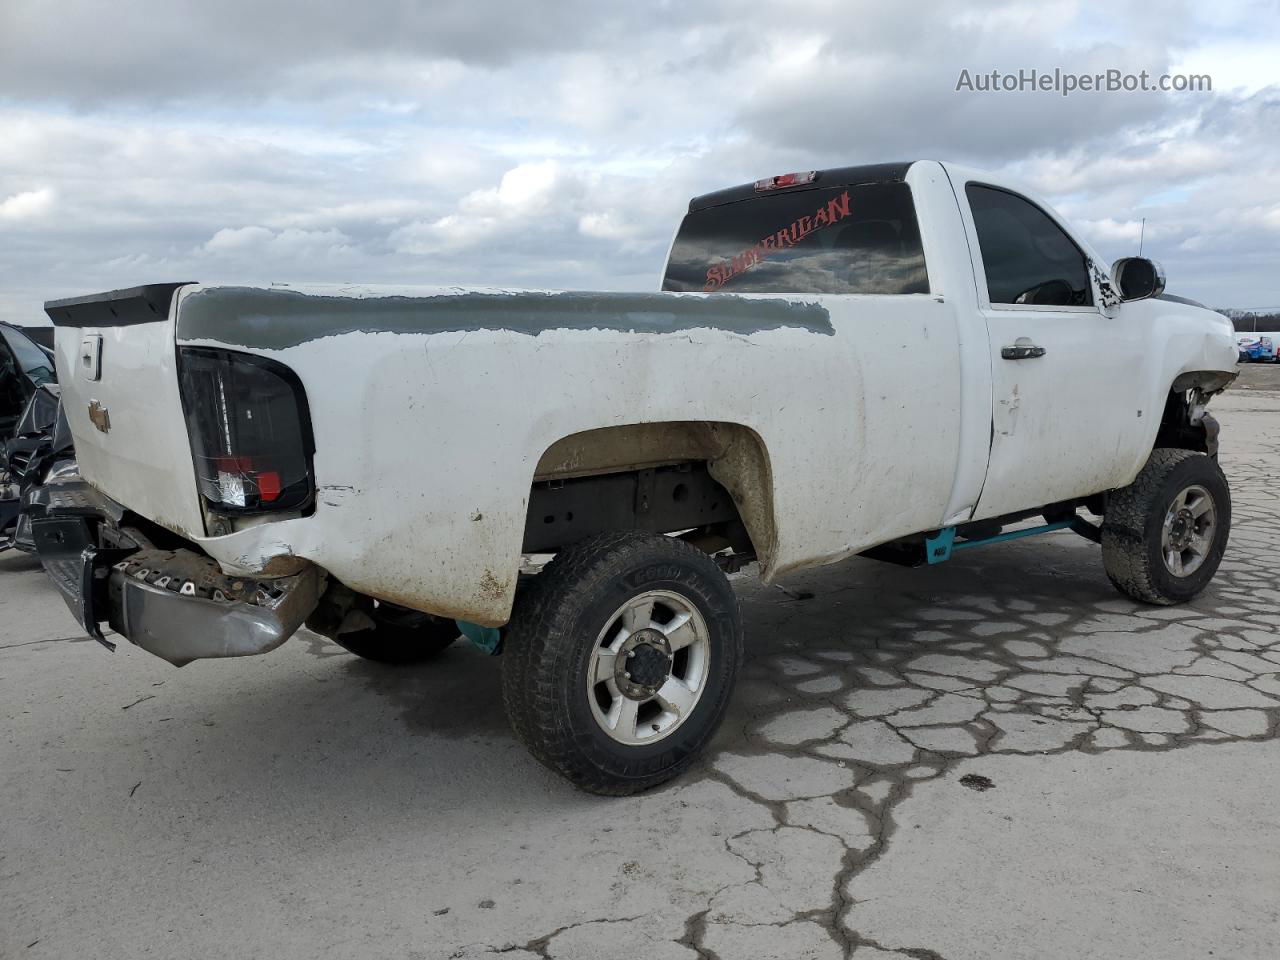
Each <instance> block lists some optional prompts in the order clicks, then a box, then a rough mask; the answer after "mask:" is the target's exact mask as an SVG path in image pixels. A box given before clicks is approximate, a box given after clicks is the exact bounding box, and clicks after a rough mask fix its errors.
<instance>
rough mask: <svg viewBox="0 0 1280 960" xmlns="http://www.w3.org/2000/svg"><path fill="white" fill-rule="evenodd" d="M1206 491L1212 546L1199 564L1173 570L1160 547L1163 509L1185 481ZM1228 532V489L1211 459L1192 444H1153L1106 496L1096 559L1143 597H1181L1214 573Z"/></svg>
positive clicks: (1124, 589) (1128, 591) (1122, 587)
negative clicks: (1124, 482)
mask: <svg viewBox="0 0 1280 960" xmlns="http://www.w3.org/2000/svg"><path fill="white" fill-rule="evenodd" d="M1193 484H1194V485H1199V486H1201V487H1203V488H1204V489H1205V490H1207V491H1208V493H1209V495H1210V497H1212V499H1213V501H1214V503H1213V506H1214V508H1215V509H1216V511H1217V525H1216V530H1215V531H1214V537H1213V542H1212V546H1211V548H1210V550H1209V552H1208V554H1207V555H1206V556H1205V559H1204V561H1203V562H1202V563H1201V565H1200V566H1199V567H1198V568H1197V569H1196V570H1194V571H1193V572H1192V573H1190V574H1188V575H1187V576H1182V577H1179V576H1175V575H1174V574H1173V573H1172V572H1170V570H1169V569H1168V568H1167V566H1166V565H1165V562H1164V557H1163V554H1162V552H1161V532H1162V527H1163V524H1164V519H1165V514H1166V513H1167V512H1168V510H1169V506H1170V504H1172V503H1173V500H1174V498H1175V497H1177V495H1178V494H1179V493H1180V492H1181V491H1183V490H1185V489H1187V487H1189V486H1191V485H1193ZM1230 532H1231V491H1230V489H1229V487H1228V486H1227V478H1226V477H1225V476H1224V475H1223V473H1222V469H1221V468H1220V467H1219V466H1218V462H1217V460H1215V459H1213V458H1212V457H1209V456H1206V455H1205V454H1203V453H1197V452H1195V451H1193V450H1178V449H1173V448H1170V447H1158V448H1156V449H1155V450H1154V451H1152V454H1151V458H1150V459H1149V460H1147V463H1146V466H1144V467H1143V468H1142V472H1141V473H1139V474H1138V476H1137V478H1136V479H1135V480H1134V481H1133V483H1131V484H1130V485H1129V486H1127V487H1124V488H1123V489H1121V490H1117V491H1115V492H1114V493H1112V494H1111V495H1110V496H1108V498H1107V508H1106V516H1105V517H1104V519H1103V523H1102V563H1103V566H1104V567H1105V568H1106V571H1107V576H1108V577H1109V578H1110V579H1111V582H1112V584H1114V585H1115V588H1116V589H1117V590H1119V591H1120V592H1121V593H1123V594H1125V595H1126V596H1129V597H1132V598H1133V599H1134V600H1140V601H1142V602H1143V603H1151V604H1158V605H1161V606H1170V605H1172V604H1176V603H1186V602H1187V601H1188V600H1191V599H1192V598H1193V597H1195V596H1196V595H1197V594H1198V593H1200V591H1202V590H1203V589H1204V588H1205V587H1206V586H1207V585H1208V584H1209V581H1210V580H1212V579H1213V575H1214V574H1215V573H1217V570H1218V565H1219V564H1220V563H1221V562H1222V554H1223V552H1224V551H1225V550H1226V547H1227V539H1228V537H1229V535H1230Z"/></svg>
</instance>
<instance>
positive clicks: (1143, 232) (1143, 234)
mask: <svg viewBox="0 0 1280 960" xmlns="http://www.w3.org/2000/svg"><path fill="white" fill-rule="evenodd" d="M1146 238H1147V218H1146V217H1143V218H1142V227H1141V231H1140V232H1139V233H1138V256H1142V241H1144V240H1145V239H1146Z"/></svg>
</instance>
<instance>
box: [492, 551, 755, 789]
mask: <svg viewBox="0 0 1280 960" xmlns="http://www.w3.org/2000/svg"><path fill="white" fill-rule="evenodd" d="M649 590H667V591H671V592H674V593H677V594H679V595H680V596H681V597H682V598H685V599H687V600H688V601H689V602H691V603H692V604H693V605H695V606H696V608H697V610H698V612H699V613H700V614H701V615H702V617H703V619H704V620H705V623H706V626H707V628H708V632H709V635H710V650H711V662H710V667H709V669H708V672H707V679H706V686H705V687H704V688H703V691H702V694H701V696H700V698H699V700H698V702H697V704H696V705H695V706H694V707H693V709H692V712H691V713H690V714H689V715H688V717H687V718H686V719H685V720H684V721H683V722H682V723H681V724H680V725H679V726H678V727H677V728H676V729H674V730H673V731H672V732H671V733H670V734H669V735H666V736H664V737H663V738H662V739H660V740H658V741H657V742H656V743H653V744H636V745H628V744H622V743H619V742H616V741H615V740H613V739H610V737H609V736H608V735H607V734H606V733H605V732H604V731H603V730H602V729H601V728H600V726H599V724H598V723H597V721H596V719H595V718H594V717H593V715H592V711H591V706H590V703H589V701H588V689H587V685H586V678H587V668H588V664H589V661H590V655H591V651H592V649H593V648H594V646H595V644H596V642H597V638H598V636H599V634H600V632H601V631H602V630H603V629H604V628H605V627H606V626H607V624H608V621H609V619H610V616H611V615H612V614H613V612H614V611H615V610H617V609H618V607H619V606H620V605H622V604H625V603H626V602H627V600H628V599H630V598H632V597H635V596H638V595H639V594H641V593H644V592H646V591H649ZM741 660H742V621H741V614H740V612H739V609H738V599H737V597H736V596H735V594H734V592H733V588H732V587H731V586H730V584H729V581H728V579H727V578H726V577H725V575H724V573H723V572H722V571H721V570H720V568H719V567H718V566H716V564H715V561H713V560H712V559H711V558H710V557H709V556H708V555H707V554H705V553H703V552H702V551H701V550H698V549H697V548H695V547H692V546H690V545H689V544H687V543H684V542H683V541H681V540H676V539H674V538H671V537H664V536H655V535H652V534H646V533H638V532H623V533H605V534H600V535H598V536H595V537H591V538H589V539H587V540H583V541H582V542H580V543H577V544H574V545H572V546H570V547H566V548H565V549H563V550H561V551H560V552H559V553H558V554H556V556H555V558H554V559H553V560H552V561H551V562H550V563H548V564H547V566H546V567H545V568H544V569H543V571H542V573H541V574H539V575H538V576H537V577H535V578H534V579H533V581H532V582H531V583H529V584H528V585H527V586H526V587H525V588H524V590H523V591H522V592H521V593H520V594H519V595H518V596H517V598H516V603H515V609H514V611H513V613H512V618H511V622H510V623H509V624H508V626H507V635H506V640H505V643H504V653H503V664H502V693H503V701H504V703H505V705H506V710H507V717H508V718H509V720H510V722H511V726H512V729H513V730H514V731H515V734H516V736H517V737H518V738H519V739H520V741H521V742H522V743H523V744H524V745H525V746H526V747H527V748H528V749H529V752H530V753H532V754H533V756H534V757H536V758H537V759H538V760H539V761H540V762H541V763H542V764H544V765H545V766H547V767H548V768H550V769H551V770H554V771H555V772H556V773H559V774H561V775H562V776H564V777H565V778H567V779H568V780H570V781H571V782H572V783H574V784H575V785H576V786H578V787H580V788H581V789H583V790H586V791H588V792H590V793H596V794H602V795H606V796H625V795H628V794H633V793H638V792H640V791H641V790H646V789H648V788H649V787H653V786H655V785H657V784H659V783H662V782H664V781H666V780H669V779H671V778H672V777H675V776H676V775H678V774H679V773H680V772H681V771H683V770H684V769H685V768H686V767H688V766H689V765H690V764H691V763H692V762H693V760H694V759H695V757H696V756H697V754H698V752H699V751H700V750H701V749H702V748H703V747H704V746H705V745H706V744H707V742H708V741H709V740H710V739H711V737H712V736H713V735H714V734H715V732H716V729H717V728H718V727H719V725H720V722H721V721H722V720H723V719H724V714H725V710H726V708H727V707H728V704H729V696H730V693H731V691H732V689H733V684H734V680H735V679H736V677H737V672H738V665H739V663H740V662H741Z"/></svg>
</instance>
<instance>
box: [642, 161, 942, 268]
mask: <svg viewBox="0 0 1280 960" xmlns="http://www.w3.org/2000/svg"><path fill="white" fill-rule="evenodd" d="M662 289H664V290H675V291H701V292H704V293H715V292H718V291H725V292H728V293H880V294H886V293H887V294H896V293H928V292H929V279H928V275H927V273H926V272H925V263H924V251H923V250H922V249H921V246H920V228H919V226H918V225H917V223H916V212H915V206H914V204H913V203H912V199H911V188H910V187H908V186H907V185H906V184H905V183H871V184H861V185H856V186H837V187H827V188H824V189H820V190H795V191H787V192H783V193H774V194H763V195H761V196H759V197H755V198H752V199H749V200H739V201H736V202H733V203H725V204H721V205H719V206H714V207H707V208H704V209H702V210H695V211H693V212H692V213H690V214H689V215H688V216H686V217H685V218H684V222H683V223H682V224H681V225H680V232H679V233H678V234H677V235H676V240H675V243H674V244H673V245H672V248H671V258H670V260H669V261H668V263H667V273H666V277H665V278H664V279H663V283H662Z"/></svg>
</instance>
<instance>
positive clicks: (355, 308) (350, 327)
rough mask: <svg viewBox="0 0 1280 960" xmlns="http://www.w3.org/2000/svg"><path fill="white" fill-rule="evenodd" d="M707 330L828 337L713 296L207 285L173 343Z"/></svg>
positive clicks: (785, 316)
mask: <svg viewBox="0 0 1280 960" xmlns="http://www.w3.org/2000/svg"><path fill="white" fill-rule="evenodd" d="M699 327H711V328H714V329H718V330H729V331H732V332H734V333H741V334H749V333H756V332H759V331H762V330H776V329H779V328H785V327H792V328H799V329H803V330H808V331H810V332H812V333H818V334H824V335H826V336H834V334H835V330H834V329H833V328H832V326H831V315H830V313H828V311H827V308H826V307H824V306H822V305H821V304H816V303H796V302H792V301H788V300H773V299H752V298H746V297H738V296H733V295H731V294H716V295H714V296H709V297H700V296H680V295H677V294H671V293H577V292H572V293H459V294H446V295H441V296H434V297H369V298H356V297H331V296H313V295H309V294H306V293H301V292H299V291H297V290H262V289H256V288H253V287H211V288H209V289H207V290H198V291H196V292H195V293H193V294H191V295H189V296H187V297H185V298H184V299H183V300H182V302H181V306H180V308H179V311H178V330H177V333H178V339H180V340H216V341H218V342H220V343H226V344H233V345H236V346H242V347H255V348H260V349H268V350H280V349H284V348H285V347H296V346H298V345H299V344H302V343H307V342H309V341H311V340H318V339H320V338H321V337H333V336H337V335H339V334H343V333H354V332H357V331H362V332H367V333H445V332H451V331H468V330H510V331H513V332H515V333H523V334H527V335H528V336H537V335H538V334H540V333H542V332H543V331H545V330H592V329H599V330H620V331H624V332H629V333H673V332H677V331H683V330H693V329H697V328H699Z"/></svg>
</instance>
